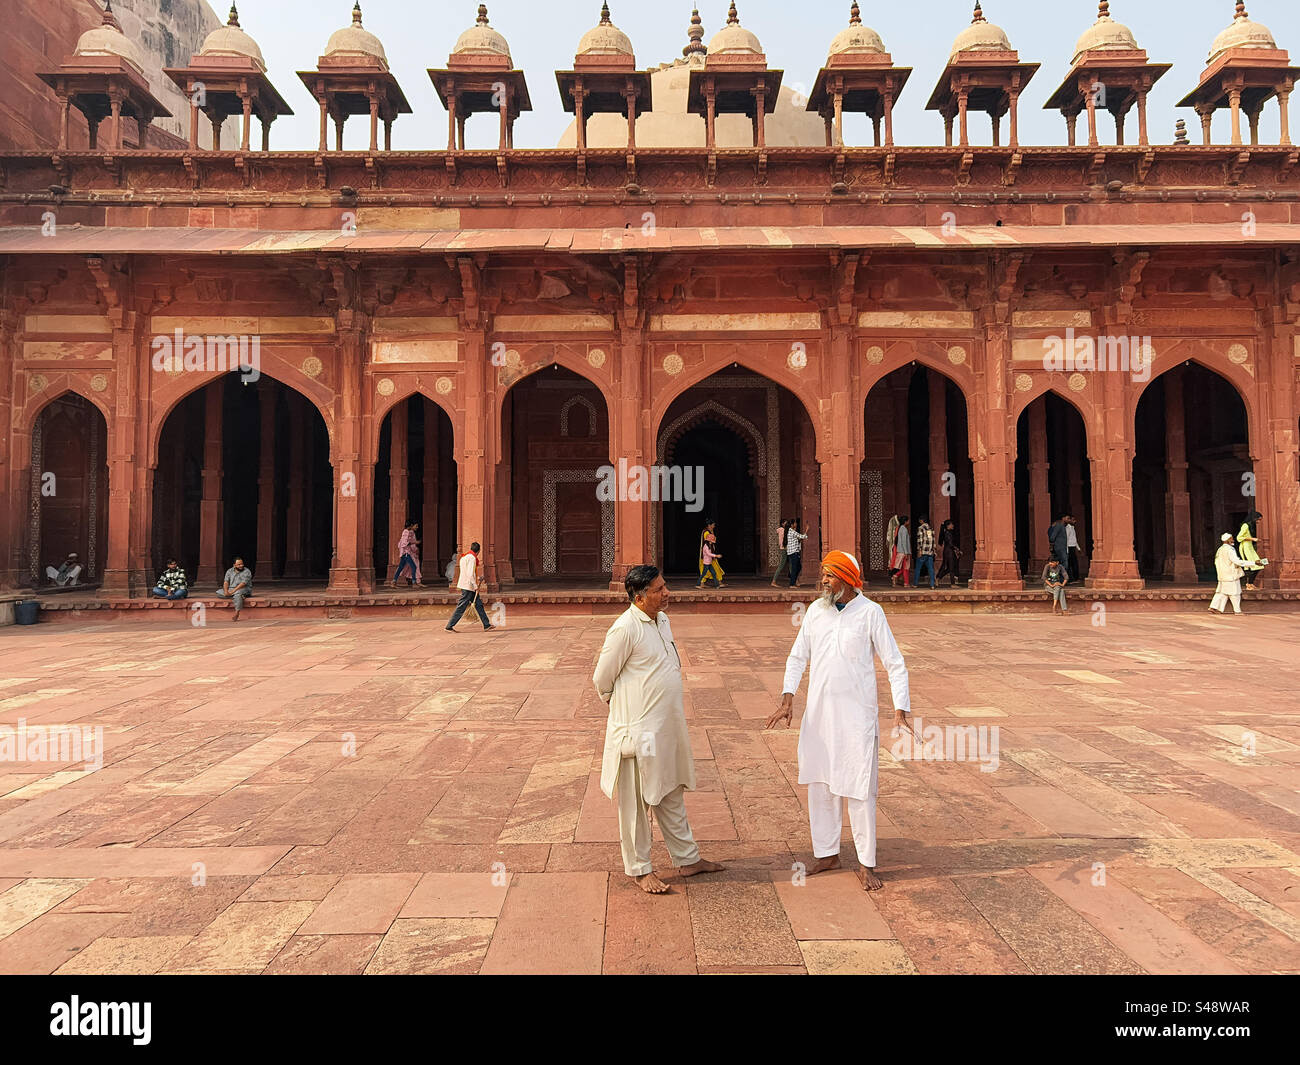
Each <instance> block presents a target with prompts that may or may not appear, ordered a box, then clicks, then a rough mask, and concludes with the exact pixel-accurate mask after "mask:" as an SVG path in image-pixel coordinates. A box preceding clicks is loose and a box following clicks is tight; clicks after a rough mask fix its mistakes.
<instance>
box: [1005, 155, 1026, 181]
mask: <svg viewBox="0 0 1300 1065" xmlns="http://www.w3.org/2000/svg"><path fill="white" fill-rule="evenodd" d="M1024 161H1025V157H1024V154H1023V153H1022V152H1012V153H1011V158H1010V159H1008V160H1007V165H1006V166H1005V167H1004V168H1003V170H1002V184H1003V185H1007V186H1010V185H1014V184H1015V183H1016V178H1017V177H1019V176H1020V164H1021V163H1023V162H1024Z"/></svg>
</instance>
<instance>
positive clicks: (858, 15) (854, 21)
mask: <svg viewBox="0 0 1300 1065" xmlns="http://www.w3.org/2000/svg"><path fill="white" fill-rule="evenodd" d="M849 25H850V26H861V25H862V8H860V7H858V0H853V6H852V7H851V8H849Z"/></svg>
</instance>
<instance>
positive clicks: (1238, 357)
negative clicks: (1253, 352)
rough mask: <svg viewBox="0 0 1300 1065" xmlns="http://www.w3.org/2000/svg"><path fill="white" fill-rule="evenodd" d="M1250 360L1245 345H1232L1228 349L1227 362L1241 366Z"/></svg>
mask: <svg viewBox="0 0 1300 1065" xmlns="http://www.w3.org/2000/svg"><path fill="white" fill-rule="evenodd" d="M1249 358H1250V352H1249V351H1247V350H1246V345H1245V344H1233V345H1232V347H1230V348H1229V349H1228V361H1229V362H1233V363H1236V364H1237V365H1238V366H1243V365H1245V363H1246V360H1247V359H1249Z"/></svg>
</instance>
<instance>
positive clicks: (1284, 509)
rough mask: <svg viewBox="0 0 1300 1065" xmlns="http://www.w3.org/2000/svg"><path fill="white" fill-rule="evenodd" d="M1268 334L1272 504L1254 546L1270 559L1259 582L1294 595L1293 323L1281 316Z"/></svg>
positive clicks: (1299, 580)
mask: <svg viewBox="0 0 1300 1065" xmlns="http://www.w3.org/2000/svg"><path fill="white" fill-rule="evenodd" d="M1271 333H1272V337H1271V340H1272V344H1271V345H1270V350H1269V353H1268V354H1269V374H1268V382H1269V389H1268V392H1269V396H1270V399H1271V404H1272V409H1271V411H1270V413H1271V414H1272V421H1271V423H1270V425H1269V431H1268V434H1267V435H1268V441H1269V445H1270V446H1269V449H1268V452H1269V453H1268V460H1270V461H1271V465H1272V477H1271V478H1270V482H1271V489H1272V496H1271V499H1269V500H1267V502H1270V503H1271V509H1272V511H1273V513H1272V514H1265V515H1264V520H1263V521H1262V522H1261V523H1260V541H1261V542H1260V543H1259V544H1258V545H1256V546H1257V547H1258V549H1259V554H1260V557H1261V558H1267V559H1268V560H1269V566H1268V568H1267V569H1266V570H1264V572H1263V574H1262V577H1263V579H1264V580H1265V581H1269V582H1276V583H1275V585H1274V586H1275V587H1278V588H1281V589H1283V590H1285V591H1297V590H1300V480H1297V475H1298V473H1300V470H1298V469H1297V467H1298V466H1300V456H1297V453H1296V448H1297V424H1296V418H1297V413H1298V412H1297V410H1296V393H1295V369H1294V359H1295V351H1296V343H1297V340H1296V338H1297V327H1296V323H1295V322H1294V321H1290V322H1288V321H1286V320H1285V318H1281V317H1280V316H1279V319H1278V320H1276V321H1275V322H1274V324H1273V328H1272V329H1271ZM1258 509H1259V510H1260V511H1263V510H1264V508H1263V507H1259V508H1258Z"/></svg>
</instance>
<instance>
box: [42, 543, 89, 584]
mask: <svg viewBox="0 0 1300 1065" xmlns="http://www.w3.org/2000/svg"><path fill="white" fill-rule="evenodd" d="M45 576H47V577H49V578H50V580H52V581H53V582H54V583H55V584H57V585H58V586H59V587H60V588H71V587H73V586H74V585H77V584H80V583H81V563H80V562H79V561H77V552H75V551H70V552H69V553H68V557H67V558H66V559H64V561H63V565H62V566H60V567H59V568H58V569H55V568H54V567H53V566H46V567H45Z"/></svg>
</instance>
